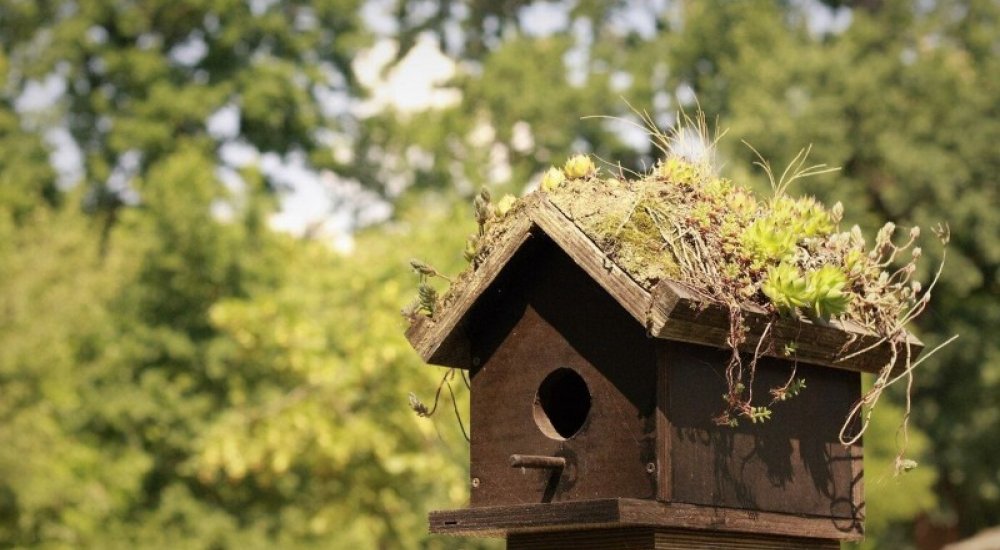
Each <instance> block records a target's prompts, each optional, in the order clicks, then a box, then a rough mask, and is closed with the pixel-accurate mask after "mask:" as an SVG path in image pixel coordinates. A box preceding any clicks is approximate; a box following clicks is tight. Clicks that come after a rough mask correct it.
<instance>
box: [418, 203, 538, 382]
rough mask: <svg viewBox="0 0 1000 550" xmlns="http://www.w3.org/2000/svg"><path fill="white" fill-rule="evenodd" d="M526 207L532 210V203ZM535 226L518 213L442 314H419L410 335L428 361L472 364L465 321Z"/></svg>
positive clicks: (460, 284)
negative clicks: (464, 325) (466, 316)
mask: <svg viewBox="0 0 1000 550" xmlns="http://www.w3.org/2000/svg"><path fill="white" fill-rule="evenodd" d="M525 207H526V208H529V209H530V208H531V205H530V203H529V204H528V205H526V206H525ZM531 227H532V222H531V220H530V219H529V218H528V217H527V216H525V215H519V216H516V217H515V218H514V221H513V222H512V223H511V226H510V227H509V228H508V230H507V232H506V233H505V234H504V235H503V237H502V238H501V239H500V240H499V241H498V242H497V243H496V245H495V246H494V248H493V250H491V251H490V253H489V254H488V255H487V256H486V259H485V260H484V261H483V263H482V265H480V266H479V268H478V269H477V270H476V271H475V272H473V273H472V275H471V276H470V277H468V278H467V279H464V280H462V281H460V282H458V283H456V284H455V285H453V288H451V294H452V299H451V301H450V303H449V304H448V305H447V306H446V307H444V308H442V310H441V312H440V313H439V314H438V316H436V317H435V318H433V319H432V318H430V317H424V316H418V317H416V319H415V321H414V322H413V323H412V324H411V325H410V328H409V329H408V330H407V331H406V338H407V339H408V340H409V341H410V345H412V346H413V349H415V350H416V351H417V353H419V354H420V357H421V358H423V360H424V361H426V362H427V363H430V364H433V365H442V366H446V367H458V368H463V369H468V368H470V367H471V363H472V361H471V359H472V358H471V356H470V350H469V342H468V338H466V337H465V335H464V334H463V331H462V330H461V329H462V322H463V320H464V319H465V315H466V313H467V312H468V311H469V309H470V308H472V306H473V305H474V304H475V303H476V300H477V299H478V298H479V296H480V295H481V294H482V293H483V292H484V291H486V289H487V288H489V286H490V285H491V284H492V283H493V281H494V280H495V279H496V278H497V276H498V275H499V274H500V272H501V271H502V270H503V268H504V267H505V266H506V265H507V263H508V262H509V261H510V260H511V258H513V257H514V255H515V254H516V253H517V251H518V250H520V249H521V247H522V245H524V243H525V242H526V241H528V239H529V238H530V237H531Z"/></svg>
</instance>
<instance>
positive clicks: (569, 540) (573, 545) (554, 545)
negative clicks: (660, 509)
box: [507, 527, 840, 550]
mask: <svg viewBox="0 0 1000 550" xmlns="http://www.w3.org/2000/svg"><path fill="white" fill-rule="evenodd" d="M608 548H628V549H629V550H681V549H685V550H686V549H690V548H703V549H709V550H723V549H726V550H730V549H735V550H763V549H768V550H798V549H802V548H810V549H816V550H837V549H839V548H840V543H838V542H837V541H831V540H823V539H811V538H802V537H781V536H769V535H751V534H743V533H722V532H711V531H692V530H679V529H663V528H656V527H629V528H611V529H585V530H578V531H556V532H547V533H517V534H511V535H508V537H507V550H561V549H566V550H598V549H601V550H603V549H608Z"/></svg>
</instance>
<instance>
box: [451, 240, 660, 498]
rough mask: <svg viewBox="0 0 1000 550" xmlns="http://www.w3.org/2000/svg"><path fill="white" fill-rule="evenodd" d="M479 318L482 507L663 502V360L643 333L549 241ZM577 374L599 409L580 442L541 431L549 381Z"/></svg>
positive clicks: (476, 457)
mask: <svg viewBox="0 0 1000 550" xmlns="http://www.w3.org/2000/svg"><path fill="white" fill-rule="evenodd" d="M516 260H517V261H516V263H515V264H512V265H510V266H509V268H510V270H509V272H506V273H504V274H502V275H501V276H500V277H499V278H498V280H497V283H496V284H494V285H493V286H492V287H491V288H490V289H489V291H488V292H487V293H486V294H484V296H483V297H482V299H481V300H480V302H479V303H478V304H477V306H476V308H475V309H474V310H473V311H472V312H471V316H472V317H471V320H470V323H469V325H468V326H469V336H470V341H471V342H472V355H473V364H474V365H475V364H478V365H479V366H478V367H474V368H473V370H472V449H471V475H472V477H473V488H472V506H492V505H501V504H524V503H539V502H559V501H565V500H574V499H595V498H610V497H620V496H627V497H635V498H650V499H654V498H656V473H655V472H656V429H655V426H656V422H655V410H656V384H655V380H656V364H655V363H656V360H655V352H654V340H653V339H650V338H647V337H646V335H645V331H644V329H643V327H642V326H641V325H640V324H639V323H638V322H637V321H636V320H634V319H633V318H632V317H631V316H630V315H629V314H628V313H627V312H626V311H625V310H624V309H623V308H622V307H621V306H620V305H618V304H617V303H616V302H615V301H614V300H613V299H612V298H610V297H609V296H608V294H607V293H606V292H604V291H603V290H602V289H601V287H600V286H599V285H597V284H596V283H595V282H594V281H593V280H592V279H591V278H589V277H588V276H587V275H586V274H585V273H584V272H583V271H582V270H581V269H580V268H579V267H578V266H577V265H575V264H574V262H573V261H572V260H571V259H570V258H569V257H568V256H567V255H566V254H565V253H563V252H562V251H560V250H559V249H558V248H557V247H556V246H555V245H554V244H553V243H552V242H551V241H550V240H548V239H547V238H546V237H544V236H537V237H535V238H533V242H532V246H531V249H530V250H526V251H525V253H522V254H519V255H518V257H517V259H516ZM560 368H568V369H571V370H572V371H574V372H575V373H577V374H578V375H579V376H580V377H582V378H583V381H584V382H585V383H586V388H587V391H588V393H589V396H590V398H591V408H590V412H589V413H588V414H587V416H586V419H585V420H584V421H583V425H582V428H581V429H580V430H579V432H577V433H576V435H574V436H572V437H570V438H568V439H561V438H552V437H550V436H548V435H546V434H545V433H543V431H542V430H541V429H540V428H539V426H538V424H537V423H536V419H535V416H534V414H535V400H536V395H537V393H538V389H539V387H540V386H541V384H542V381H543V380H544V379H545V378H546V377H547V376H548V375H549V374H550V373H552V372H553V371H554V370H556V369H560ZM512 454H524V455H542V456H559V457H564V458H565V459H566V462H567V465H566V468H565V469H564V470H562V471H555V472H553V471H551V470H542V469H521V468H517V469H515V468H511V466H510V465H509V459H510V456H511V455H512Z"/></svg>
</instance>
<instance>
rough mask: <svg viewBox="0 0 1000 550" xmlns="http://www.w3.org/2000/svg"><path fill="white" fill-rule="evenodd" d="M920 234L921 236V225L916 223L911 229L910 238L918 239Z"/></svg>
mask: <svg viewBox="0 0 1000 550" xmlns="http://www.w3.org/2000/svg"><path fill="white" fill-rule="evenodd" d="M919 236H920V226H917V225H914V226H913V228H911V229H910V238H911V239H916V238H917V237H919Z"/></svg>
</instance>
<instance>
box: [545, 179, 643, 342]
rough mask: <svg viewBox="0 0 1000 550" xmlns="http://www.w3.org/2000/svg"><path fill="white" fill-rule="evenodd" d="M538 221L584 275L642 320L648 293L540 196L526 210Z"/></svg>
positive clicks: (638, 319) (637, 318) (641, 321)
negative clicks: (539, 198)
mask: <svg viewBox="0 0 1000 550" xmlns="http://www.w3.org/2000/svg"><path fill="white" fill-rule="evenodd" d="M528 215H529V216H530V217H531V219H532V220H533V221H534V222H535V223H536V224H538V227H540V228H541V229H542V231H544V232H545V234H546V235H548V236H549V237H550V238H551V239H552V240H553V241H555V242H556V244H558V245H559V247H560V248H562V249H563V251H564V252H566V254H568V255H569V257H570V258H573V261H574V262H576V264H577V265H578V266H580V267H581V268H582V269H583V270H584V271H585V272H586V273H587V275H590V277H591V278H592V279H594V280H595V281H597V284H599V285H601V288H603V289H604V290H605V291H606V292H607V293H608V294H610V295H611V296H612V297H613V298H614V299H615V300H616V301H617V302H618V303H619V304H621V306H622V307H623V308H625V311H627V312H629V314H630V315H632V317H635V319H636V320H637V321H639V322H640V323H642V324H643V325H645V324H646V318H647V313H648V311H649V305H650V295H649V293H648V292H646V290H644V289H643V288H642V287H641V286H639V284H638V283H636V282H635V281H634V280H632V278H631V277H630V276H629V275H628V274H627V273H625V271H624V270H622V268H620V267H618V265H617V264H615V263H614V262H613V261H611V259H609V258H608V257H607V256H605V255H604V252H603V251H601V249H600V248H599V247H598V246H597V244H595V243H594V241H592V240H590V238H589V237H587V235H586V234H584V233H583V231H581V230H580V228H579V227H577V226H576V225H575V224H574V223H573V222H572V221H571V220H570V219H569V218H567V217H566V215H565V214H563V213H562V212H561V211H560V210H559V209H558V208H557V207H556V206H555V205H553V204H552V203H551V202H549V201H548V200H546V199H544V198H542V199H541V200H539V201H538V202H537V203H536V204H535V205H533V207H532V208H530V209H529V210H528Z"/></svg>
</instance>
